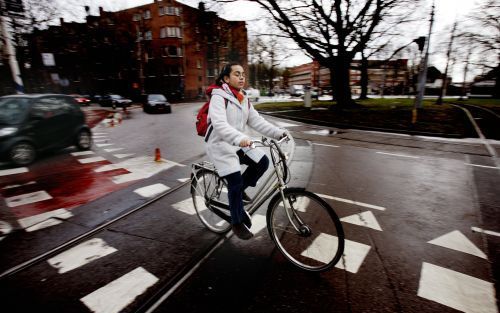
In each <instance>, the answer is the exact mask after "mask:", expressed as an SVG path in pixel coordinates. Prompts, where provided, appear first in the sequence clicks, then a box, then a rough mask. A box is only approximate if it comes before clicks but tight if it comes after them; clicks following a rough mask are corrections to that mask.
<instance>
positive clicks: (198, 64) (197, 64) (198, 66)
mask: <svg viewBox="0 0 500 313" xmlns="http://www.w3.org/2000/svg"><path fill="white" fill-rule="evenodd" d="M196 68H201V60H200V59H198V60H196Z"/></svg>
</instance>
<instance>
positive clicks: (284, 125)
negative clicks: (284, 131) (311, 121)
mask: <svg viewBox="0 0 500 313" xmlns="http://www.w3.org/2000/svg"><path fill="white" fill-rule="evenodd" d="M273 122H274V123H275V124H276V125H278V127H283V128H284V127H295V126H300V125H298V124H291V123H286V122H280V121H273Z"/></svg>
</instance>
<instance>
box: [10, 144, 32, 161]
mask: <svg viewBox="0 0 500 313" xmlns="http://www.w3.org/2000/svg"><path fill="white" fill-rule="evenodd" d="M9 156H10V160H11V161H12V163H14V164H16V165H21V166H24V165H28V164H30V163H32V162H33V161H34V160H35V157H36V151H35V147H34V146H33V145H32V144H30V143H28V142H19V143H16V144H15V145H14V146H13V147H12V148H11V149H10V153H9Z"/></svg>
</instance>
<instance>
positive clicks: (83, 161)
mask: <svg viewBox="0 0 500 313" xmlns="http://www.w3.org/2000/svg"><path fill="white" fill-rule="evenodd" d="M101 161H107V160H106V159H105V158H103V157H101V156H97V157H93V158H86V159H78V162H80V163H82V164H87V163H94V162H101Z"/></svg>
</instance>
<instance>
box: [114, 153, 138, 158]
mask: <svg viewBox="0 0 500 313" xmlns="http://www.w3.org/2000/svg"><path fill="white" fill-rule="evenodd" d="M134 154H135V153H122V154H113V156H114V157H116V158H118V159H123V158H128V157H129V156H133V155H134Z"/></svg>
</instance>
